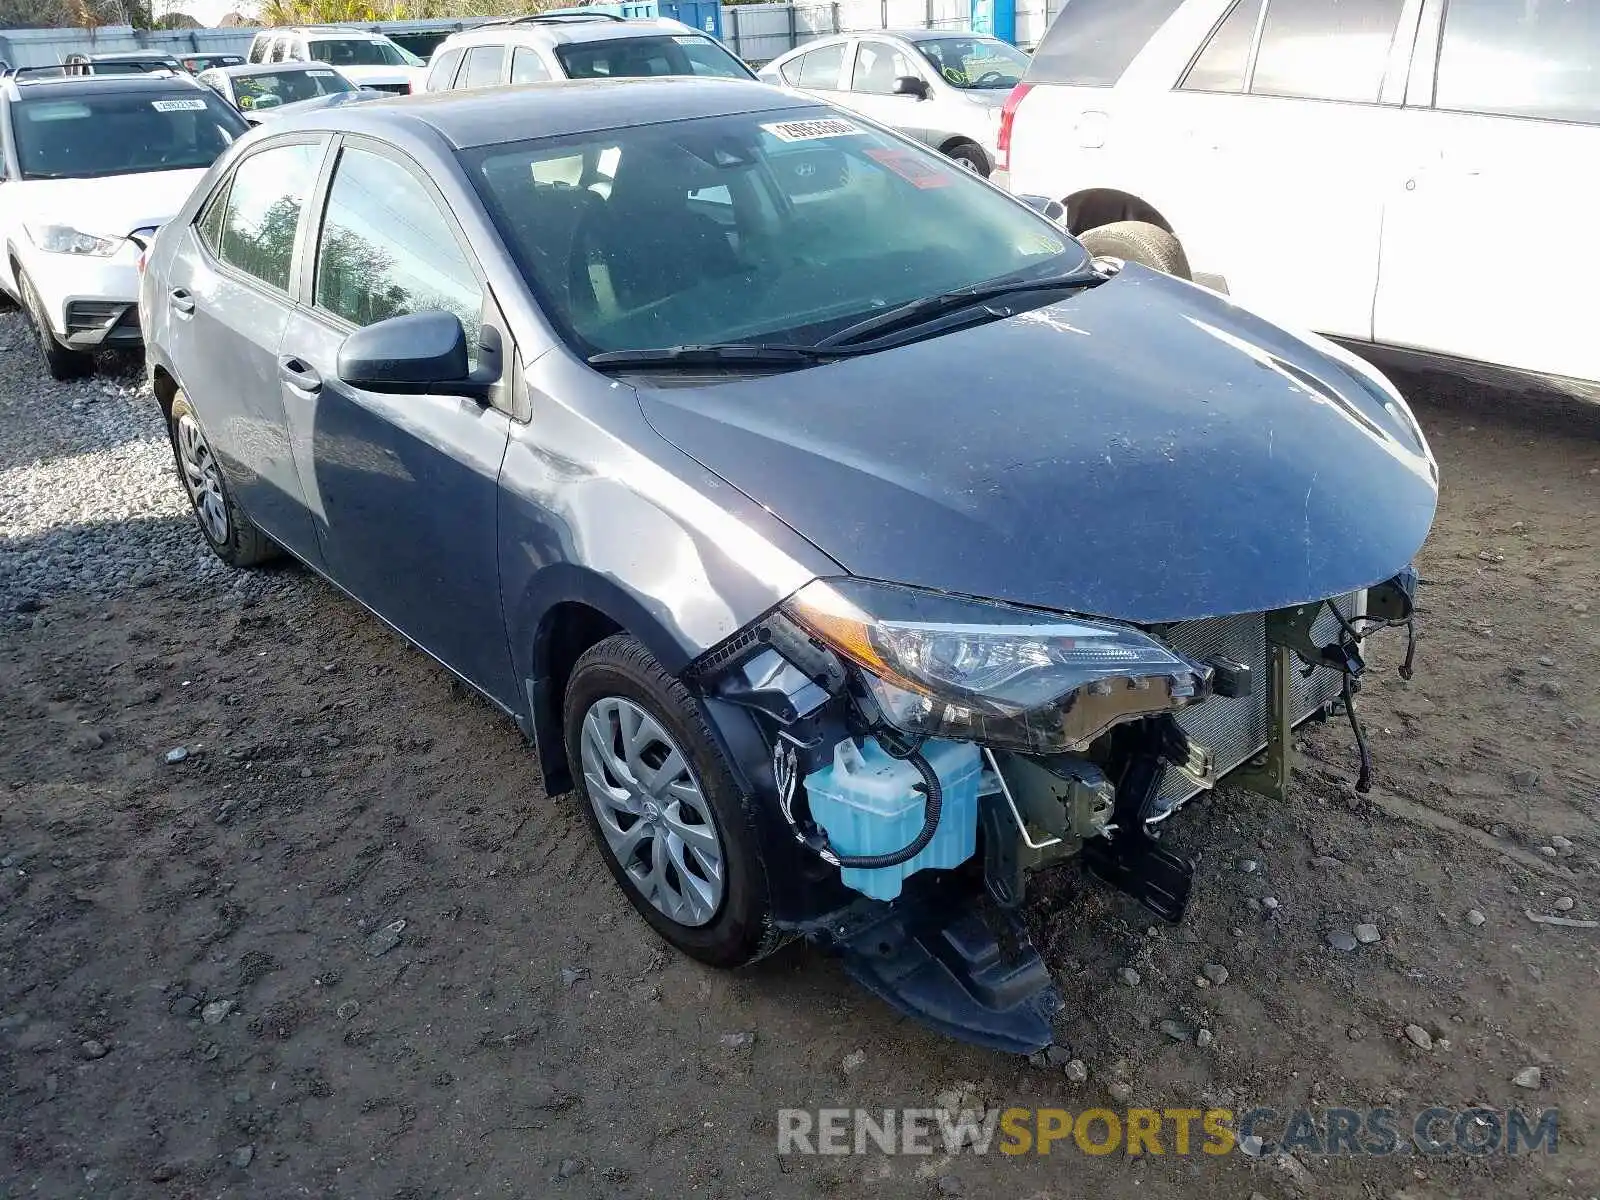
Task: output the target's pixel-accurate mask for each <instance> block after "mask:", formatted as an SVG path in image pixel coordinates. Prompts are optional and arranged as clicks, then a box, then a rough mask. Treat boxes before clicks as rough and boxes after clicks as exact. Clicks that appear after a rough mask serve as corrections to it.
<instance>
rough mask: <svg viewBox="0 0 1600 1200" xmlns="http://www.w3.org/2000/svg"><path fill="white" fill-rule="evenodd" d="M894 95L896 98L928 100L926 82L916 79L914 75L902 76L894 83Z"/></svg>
mask: <svg viewBox="0 0 1600 1200" xmlns="http://www.w3.org/2000/svg"><path fill="white" fill-rule="evenodd" d="M894 94H895V95H896V96H915V97H916V98H917V99H918V100H926V99H927V98H928V81H927V80H926V79H918V78H917V77H916V76H915V75H902V76H900V78H899V79H896V80H895V81H894Z"/></svg>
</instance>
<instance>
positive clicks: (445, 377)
mask: <svg viewBox="0 0 1600 1200" xmlns="http://www.w3.org/2000/svg"><path fill="white" fill-rule="evenodd" d="M338 369H339V378H340V379H342V380H344V381H345V382H346V383H348V384H349V385H350V386H351V387H356V388H360V389H362V390H363V391H368V392H382V393H387V394H390V395H400V396H422V395H443V396H466V397H468V398H470V399H473V400H478V401H483V400H486V399H488V396H489V385H490V384H491V383H493V382H494V380H493V379H484V378H474V377H473V375H472V374H471V373H470V372H469V370H468V367H467V333H466V330H464V329H463V328H462V327H461V319H460V318H459V317H457V316H456V315H455V314H454V313H448V312H444V311H443V310H441V309H430V310H429V311H427V312H419V313H408V314H406V315H405V316H403V317H390V318H389V319H388V320H387V321H379V322H377V323H376V324H373V325H368V326H367V327H366V328H365V329H358V330H356V331H355V332H354V333H352V334H351V335H350V336H349V337H347V338H345V340H344V342H343V344H342V345H340V347H339V368H338Z"/></svg>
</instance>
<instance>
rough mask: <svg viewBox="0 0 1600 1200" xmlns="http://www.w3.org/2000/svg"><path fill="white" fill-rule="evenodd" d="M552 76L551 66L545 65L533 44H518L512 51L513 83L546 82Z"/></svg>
mask: <svg viewBox="0 0 1600 1200" xmlns="http://www.w3.org/2000/svg"><path fill="white" fill-rule="evenodd" d="M549 78H550V68H549V67H547V66H545V65H544V60H543V59H542V58H540V57H539V52H538V51H537V50H535V49H533V48H532V47H531V46H518V47H517V48H516V49H515V50H513V51H512V52H511V82H512V83H544V82H546V81H547V80H549Z"/></svg>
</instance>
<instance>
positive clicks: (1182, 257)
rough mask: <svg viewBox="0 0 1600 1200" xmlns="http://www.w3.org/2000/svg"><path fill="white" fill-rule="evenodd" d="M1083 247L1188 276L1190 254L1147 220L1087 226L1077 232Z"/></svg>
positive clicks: (1092, 251)
mask: <svg viewBox="0 0 1600 1200" xmlns="http://www.w3.org/2000/svg"><path fill="white" fill-rule="evenodd" d="M1078 240H1079V241H1081V242H1082V243H1083V245H1084V248H1085V249H1087V250H1088V251H1089V253H1090V254H1094V255H1107V256H1109V257H1111V258H1120V259H1123V260H1124V261H1126V262H1136V263H1138V264H1139V265H1140V266H1145V267H1150V268H1151V269H1152V270H1156V271H1161V272H1163V273H1165V274H1167V275H1172V276H1175V277H1176V278H1178V279H1191V278H1193V276H1192V275H1191V274H1190V273H1189V256H1188V255H1187V254H1185V253H1184V252H1183V243H1181V242H1180V241H1178V239H1177V238H1176V237H1174V236H1173V235H1172V234H1170V233H1168V232H1167V231H1166V230H1165V229H1163V228H1161V226H1159V225H1152V224H1150V223H1149V222H1147V221H1116V222H1113V223H1112V224H1110V225H1100V226H1098V227H1096V228H1094V229H1086V230H1084V232H1083V233H1082V234H1081V235H1080V236H1079V239H1078Z"/></svg>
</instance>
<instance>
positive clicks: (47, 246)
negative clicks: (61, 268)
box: [24, 225, 124, 258]
mask: <svg viewBox="0 0 1600 1200" xmlns="http://www.w3.org/2000/svg"><path fill="white" fill-rule="evenodd" d="M24 228H26V229H27V231H28V237H29V239H30V240H31V241H32V242H33V244H34V245H35V246H37V247H39V249H41V250H48V251H49V252H50V253H52V254H87V255H89V256H90V257H91V258H110V257H111V256H112V255H113V254H115V253H116V252H117V250H118V249H119V248H120V247H121V245H122V243H123V240H124V239H122V238H103V237H95V235H94V234H92V233H83V232H81V231H80V230H77V229H74V228H72V226H70V225H28V226H25V227H24Z"/></svg>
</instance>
